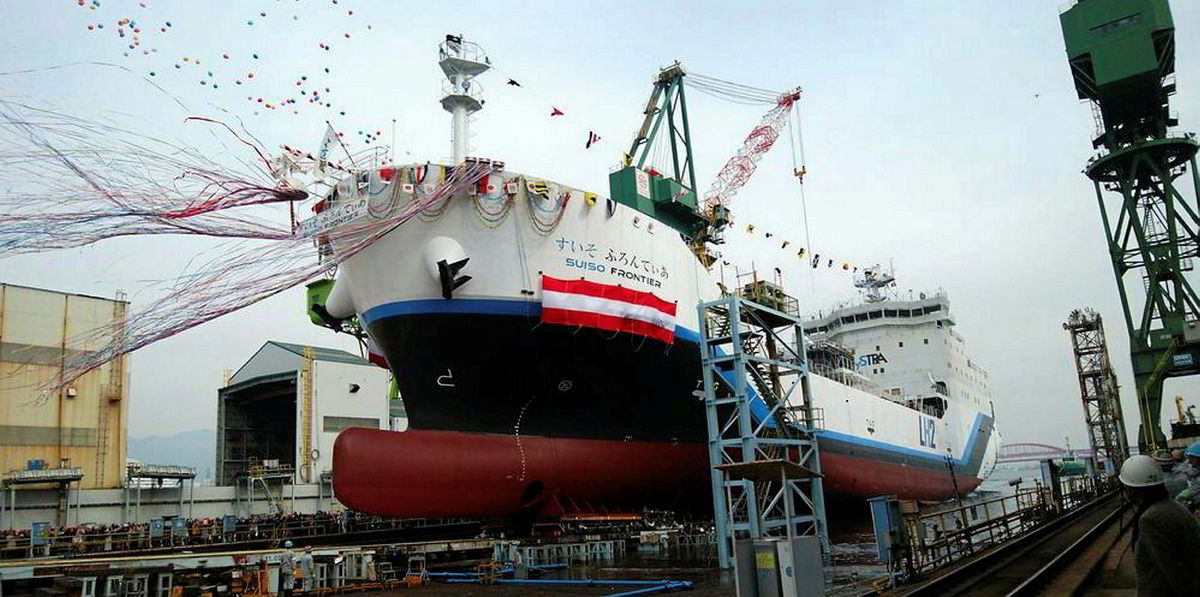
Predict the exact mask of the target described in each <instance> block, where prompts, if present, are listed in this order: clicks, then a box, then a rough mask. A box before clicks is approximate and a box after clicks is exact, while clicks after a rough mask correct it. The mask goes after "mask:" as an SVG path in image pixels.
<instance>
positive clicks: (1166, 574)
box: [1120, 455, 1200, 597]
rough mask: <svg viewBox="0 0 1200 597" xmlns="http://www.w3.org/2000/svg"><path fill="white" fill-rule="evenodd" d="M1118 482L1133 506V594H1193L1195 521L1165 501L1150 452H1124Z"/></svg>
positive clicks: (1199, 558) (1198, 527)
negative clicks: (1147, 454)
mask: <svg viewBox="0 0 1200 597" xmlns="http://www.w3.org/2000/svg"><path fill="white" fill-rule="evenodd" d="M1120 479H1121V484H1122V485H1124V486H1125V495H1126V496H1127V497H1128V498H1129V501H1130V502H1132V503H1133V507H1134V525H1133V551H1134V573H1135V575H1136V577H1137V594H1138V595H1139V596H1142V595H1145V596H1153V597H1160V596H1161V597H1167V596H1171V595H1195V594H1196V592H1195V591H1196V584H1195V580H1194V578H1195V577H1194V573H1195V571H1197V570H1200V523H1197V521H1196V519H1195V518H1193V517H1192V515H1191V514H1190V513H1189V512H1188V511H1187V510H1186V509H1184V508H1183V506H1180V505H1179V504H1177V503H1175V502H1174V501H1172V500H1171V499H1170V496H1169V495H1168V494H1167V487H1166V485H1165V480H1166V479H1165V475H1164V474H1163V470H1162V468H1161V467H1160V466H1159V465H1158V463H1157V462H1156V461H1155V460H1154V458H1151V457H1150V456H1144V455H1138V456H1130V457H1129V458H1128V459H1127V460H1125V463H1124V464H1122V465H1121V474H1120Z"/></svg>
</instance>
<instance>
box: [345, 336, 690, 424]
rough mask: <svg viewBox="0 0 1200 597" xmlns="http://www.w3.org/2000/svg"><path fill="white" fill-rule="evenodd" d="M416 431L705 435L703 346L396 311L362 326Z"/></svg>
mask: <svg viewBox="0 0 1200 597" xmlns="http://www.w3.org/2000/svg"><path fill="white" fill-rule="evenodd" d="M368 325H369V327H370V332H371V336H372V337H373V338H375V339H376V341H377V343H378V344H379V345H380V348H381V349H382V350H383V353H384V355H385V356H386V357H387V358H388V362H389V364H390V365H391V367H392V370H393V373H395V374H396V378H397V380H398V381H399V385H400V394H401V396H402V398H403V400H404V406H405V409H406V411H407V413H408V417H409V426H410V427H412V428H414V429H425V430H447V431H465V432H476V433H499V434H519V435H531V436H542V437H561V438H579V439H617V440H629V441H659V442H704V441H705V437H706V431H705V421H704V404H703V400H702V398H699V397H697V396H696V395H695V393H694V392H695V391H696V390H697V389H699V388H700V380H701V377H700V373H701V372H700V351H699V346H698V344H697V343H696V342H695V341H693V340H690V339H689V340H685V339H682V338H679V337H676V339H675V342H674V343H673V344H671V345H667V344H664V343H662V342H659V341H656V340H651V339H644V338H640V337H636V336H632V335H630V334H624V333H618V334H614V333H608V332H602V331H598V330H593V329H575V328H572V327H567V326H561V325H550V324H541V323H540V317H539V316H538V314H537V313H536V312H535V313H534V314H533V315H532V316H528V317H527V316H522V315H491V314H487V315H484V314H465V313H421V314H406V315H392V316H388V317H381V318H377V319H373V320H371V321H370V323H369V324H368Z"/></svg>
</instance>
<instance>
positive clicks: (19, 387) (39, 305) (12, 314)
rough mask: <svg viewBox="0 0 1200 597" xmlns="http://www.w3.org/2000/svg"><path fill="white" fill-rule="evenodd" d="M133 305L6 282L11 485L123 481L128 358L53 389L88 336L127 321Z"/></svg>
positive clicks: (5, 412) (4, 376)
mask: <svg viewBox="0 0 1200 597" xmlns="http://www.w3.org/2000/svg"><path fill="white" fill-rule="evenodd" d="M128 306H129V303H128V302H126V301H124V300H122V299H121V297H118V298H117V299H108V298H103V297H98V296H88V295H83V294H72V293H65V292H56V291H53V290H44V289H39V288H29V287H25V286H17V285H13V284H0V472H3V473H4V474H5V479H4V480H5V485H9V486H14V485H25V484H28V485H31V486H37V487H40V488H45V487H47V485H46V484H45V483H37V484H34V483H32V482H33V481H38V480H48V481H51V482H52V483H51V484H52V485H53V484H55V483H63V484H64V485H66V484H73V485H74V486H75V487H77V488H83V489H112V488H119V487H121V486H122V481H123V478H124V473H125V454H126V449H127V439H128V438H127V436H126V421H127V419H128V415H129V400H128V386H129V384H128V380H129V357H128V356H121V357H120V358H117V359H114V360H112V361H109V362H108V363H105V364H104V365H101V366H100V367H99V368H98V369H95V370H93V371H90V372H88V373H86V374H84V375H83V376H82V377H80V378H79V379H77V380H75V381H73V382H71V383H70V384H68V385H66V386H65V387H62V388H54V386H55V385H56V383H55V380H56V379H58V378H59V377H60V376H61V375H62V371H63V365H64V363H65V361H66V359H68V358H70V357H71V356H73V355H75V354H78V353H79V352H81V351H87V350H93V349H94V348H95V347H94V346H92V345H91V343H89V341H88V339H87V338H86V333H87V332H89V331H90V330H94V329H97V328H102V327H109V326H124V325H125V317H126V311H127V309H128Z"/></svg>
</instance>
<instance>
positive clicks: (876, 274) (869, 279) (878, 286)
mask: <svg viewBox="0 0 1200 597" xmlns="http://www.w3.org/2000/svg"><path fill="white" fill-rule="evenodd" d="M895 281H896V276H895V272H894V271H893V270H892V269H891V268H889V269H888V270H887V271H884V269H883V266H881V265H879V264H875V265H873V266H871V267H868V268H864V269H863V272H862V275H861V276H859V277H857V278H855V280H854V286H855V287H856V288H859V289H861V290H862V291H863V292H864V293H865V294H866V300H867V302H868V303H878V302H882V301H883V300H885V299H886V298H887V297H885V296H883V289H884V288H887V287H888V286H890V285H891V284H892V283H893V282H895Z"/></svg>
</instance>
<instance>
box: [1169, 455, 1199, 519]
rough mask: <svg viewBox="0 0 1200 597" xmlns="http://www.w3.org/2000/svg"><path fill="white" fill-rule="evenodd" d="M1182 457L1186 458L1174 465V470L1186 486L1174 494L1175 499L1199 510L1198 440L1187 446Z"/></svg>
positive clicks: (1190, 508) (1194, 509) (1192, 509)
mask: <svg viewBox="0 0 1200 597" xmlns="http://www.w3.org/2000/svg"><path fill="white" fill-rule="evenodd" d="M1183 457H1184V458H1185V459H1186V460H1185V461H1184V463H1183V464H1181V465H1179V466H1177V467H1175V470H1176V471H1178V472H1179V474H1180V476H1181V477H1182V478H1183V480H1184V481H1185V482H1186V483H1187V487H1186V488H1185V489H1183V490H1182V491H1180V492H1178V493H1176V494H1175V501H1177V502H1179V503H1180V504H1181V505H1182V506H1183V507H1184V508H1187V509H1188V511H1190V512H1193V513H1194V512H1196V511H1198V510H1200V442H1196V443H1194V444H1192V445H1190V446H1188V447H1187V450H1184V451H1183Z"/></svg>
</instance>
